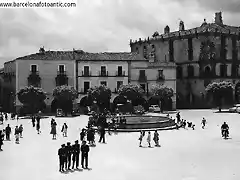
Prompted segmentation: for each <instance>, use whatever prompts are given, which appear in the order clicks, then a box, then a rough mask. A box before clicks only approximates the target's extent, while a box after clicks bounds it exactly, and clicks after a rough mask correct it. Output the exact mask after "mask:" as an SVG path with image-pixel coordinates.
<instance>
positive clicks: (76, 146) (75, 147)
mask: <svg viewBox="0 0 240 180" xmlns="http://www.w3.org/2000/svg"><path fill="white" fill-rule="evenodd" d="M72 150H73V157H72V161H73V164H72V169H74V166H75V163H76V169H78V167H79V154H80V144H79V143H78V140H76V141H75V144H74V145H73V146H72Z"/></svg>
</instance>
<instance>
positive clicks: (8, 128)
mask: <svg viewBox="0 0 240 180" xmlns="http://www.w3.org/2000/svg"><path fill="white" fill-rule="evenodd" d="M11 132H12V129H11V127H10V125H9V124H8V125H7V127H6V128H5V133H6V140H7V141H10V134H11Z"/></svg>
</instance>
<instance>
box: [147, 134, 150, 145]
mask: <svg viewBox="0 0 240 180" xmlns="http://www.w3.org/2000/svg"><path fill="white" fill-rule="evenodd" d="M147 142H148V147H151V132H150V131H148V136H147Z"/></svg>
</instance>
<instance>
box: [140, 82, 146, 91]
mask: <svg viewBox="0 0 240 180" xmlns="http://www.w3.org/2000/svg"><path fill="white" fill-rule="evenodd" d="M140 86H141V88H142V89H143V91H144V92H146V84H140Z"/></svg>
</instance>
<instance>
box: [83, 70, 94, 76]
mask: <svg viewBox="0 0 240 180" xmlns="http://www.w3.org/2000/svg"><path fill="white" fill-rule="evenodd" d="M90 76H92V73H91V71H82V77H90Z"/></svg>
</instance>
